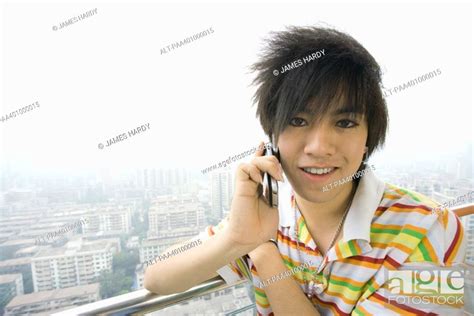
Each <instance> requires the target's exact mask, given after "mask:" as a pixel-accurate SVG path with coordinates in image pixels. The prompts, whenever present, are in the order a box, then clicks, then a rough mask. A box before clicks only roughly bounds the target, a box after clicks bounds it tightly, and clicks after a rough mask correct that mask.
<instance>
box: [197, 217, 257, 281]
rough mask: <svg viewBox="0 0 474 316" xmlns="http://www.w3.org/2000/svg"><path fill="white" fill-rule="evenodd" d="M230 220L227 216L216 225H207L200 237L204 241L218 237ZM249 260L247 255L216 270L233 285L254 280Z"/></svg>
mask: <svg viewBox="0 0 474 316" xmlns="http://www.w3.org/2000/svg"><path fill="white" fill-rule="evenodd" d="M228 221H229V219H228V218H227V217H226V218H224V219H223V220H222V221H221V222H220V223H219V224H217V225H216V226H208V227H206V229H205V231H204V232H201V233H200V234H199V238H200V239H201V240H203V241H204V240H207V239H209V238H211V237H212V236H214V235H216V234H217V235H216V237H218V233H219V231H222V230H223V229H224V228H225V227H226V226H227V223H228ZM248 260H249V257H248V256H247V255H245V256H243V257H240V258H237V259H235V260H234V261H232V262H230V263H228V264H227V265H225V266H223V267H221V268H220V269H218V270H217V271H216V272H217V273H218V274H219V275H220V276H221V277H222V278H223V279H224V281H225V282H226V284H228V285H232V284H234V283H237V282H238V281H242V280H249V281H252V274H251V273H250V269H249V262H248Z"/></svg>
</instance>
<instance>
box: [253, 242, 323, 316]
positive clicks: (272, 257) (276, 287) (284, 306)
mask: <svg viewBox="0 0 474 316" xmlns="http://www.w3.org/2000/svg"><path fill="white" fill-rule="evenodd" d="M260 247H265V249H264V250H265V251H261V252H259V255H256V256H251V259H252V262H253V263H254V264H255V267H256V269H257V272H258V276H259V277H260V280H262V282H263V281H265V280H267V279H271V278H272V276H275V275H278V274H280V273H281V272H285V271H287V270H288V269H287V267H286V266H285V264H284V263H283V260H282V258H281V256H280V252H279V251H278V249H277V248H276V246H275V245H274V244H272V243H266V244H265V245H262V246H260ZM263 290H264V291H265V294H266V295H267V298H268V301H269V303H270V306H271V308H272V311H273V313H274V314H275V315H318V316H319V315H320V314H319V312H318V311H317V310H316V308H315V307H314V305H313V304H312V303H311V302H310V301H309V300H308V298H307V297H306V295H305V294H304V292H303V291H302V290H301V288H300V286H299V285H298V283H297V282H296V281H295V280H294V279H293V277H292V276H290V277H287V278H284V279H281V280H278V281H276V282H273V283H271V284H268V285H266V286H265V287H264V288H263Z"/></svg>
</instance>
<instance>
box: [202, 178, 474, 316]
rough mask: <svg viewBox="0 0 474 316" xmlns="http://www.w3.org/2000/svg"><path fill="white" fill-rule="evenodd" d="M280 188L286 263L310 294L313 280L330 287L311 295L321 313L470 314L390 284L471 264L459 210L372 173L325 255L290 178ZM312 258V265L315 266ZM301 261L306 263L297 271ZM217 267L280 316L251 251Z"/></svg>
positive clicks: (264, 311) (266, 311) (262, 311)
mask: <svg viewBox="0 0 474 316" xmlns="http://www.w3.org/2000/svg"><path fill="white" fill-rule="evenodd" d="M279 189H280V193H279V229H278V240H277V242H278V249H279V251H280V254H281V258H282V260H283V262H284V264H285V266H286V267H287V268H288V270H291V271H292V273H291V277H292V278H293V279H294V280H296V282H298V284H299V285H300V287H301V289H302V290H303V291H304V292H305V294H307V293H309V292H310V291H309V288H310V287H309V281H310V280H319V282H320V283H322V284H323V285H324V290H323V291H322V292H321V293H319V294H315V295H313V297H312V298H311V301H312V303H313V304H314V306H315V307H316V308H317V309H318V310H319V312H320V314H321V315H399V314H403V315H424V314H427V315H429V314H430V312H433V313H440V312H441V313H442V314H447V313H449V314H450V315H458V314H459V315H461V314H462V313H461V311H462V308H463V304H461V303H460V302H459V301H456V302H452V301H446V300H444V301H443V300H438V301H436V300H430V301H428V302H424V303H423V304H420V303H419V302H420V301H416V300H413V302H410V301H409V298H410V297H408V299H406V298H407V297H406V296H404V297H399V298H405V299H404V300H403V301H400V300H399V299H396V300H395V299H394V297H395V296H394V295H393V294H392V293H393V291H392V293H390V287H389V286H388V285H389V283H390V282H389V281H388V280H389V279H390V278H391V277H390V276H393V275H394V273H399V271H404V270H410V269H411V270H415V269H423V271H425V270H427V269H430V268H431V269H442V268H443V267H444V269H447V268H446V267H451V269H453V268H454V266H456V265H458V264H459V263H462V262H464V257H465V247H466V241H465V238H464V229H463V226H462V224H461V221H460V220H459V218H458V217H457V216H456V215H455V214H454V213H452V212H451V211H449V210H447V209H443V210H442V211H441V212H438V213H436V212H434V213H433V212H432V209H433V208H435V207H437V206H438V203H436V202H433V201H432V200H430V199H428V198H426V197H424V196H422V195H420V194H418V193H415V192H411V191H408V190H404V189H401V188H398V187H396V186H393V185H390V184H385V183H383V182H382V181H380V180H379V179H377V177H376V176H375V175H374V173H373V172H372V171H369V172H368V173H367V174H366V175H365V176H364V177H363V178H361V180H360V183H359V185H358V188H357V190H356V193H355V196H354V199H353V202H352V204H351V206H350V208H349V211H348V213H347V217H346V220H345V222H344V225H343V236H342V238H341V239H340V240H339V241H338V242H337V243H336V244H335V245H334V246H333V247H332V248H331V249H329V250H328V251H327V253H326V255H325V257H324V258H323V257H322V256H321V253H320V252H319V251H318V248H317V245H316V243H315V242H314V240H313V238H312V237H311V235H310V233H309V231H308V228H307V226H306V222H305V219H304V217H303V216H302V215H301V213H300V212H299V210H298V209H297V208H296V209H295V203H294V192H293V190H292V188H291V185H290V184H289V182H288V181H286V182H284V183H281V182H280V188H279ZM295 210H296V212H295ZM226 223H227V218H226V219H224V220H223V221H221V222H220V223H219V224H218V225H217V226H215V227H212V226H209V227H207V229H206V232H203V233H202V234H201V237H202V238H204V239H205V238H209V236H212V235H214V234H215V233H216V232H217V231H218V230H220V229H223V228H224V227H225V225H226ZM296 225H297V226H298V229H297V231H298V232H299V233H298V235H299V236H298V237H297V236H296V233H295V227H296ZM297 238H298V242H297ZM298 245H299V246H298ZM308 262H310V263H312V265H309V266H308V264H307V263H308ZM300 266H304V268H302V269H295V267H300ZM318 267H319V269H318ZM293 272H294V273H293ZM217 273H218V274H219V275H220V276H221V277H222V278H223V279H224V280H225V281H226V283H227V284H233V283H235V282H236V281H238V280H243V279H248V280H250V281H251V282H252V283H253V286H254V289H255V298H256V304H257V312H258V315H273V312H272V308H271V306H270V304H269V300H268V299H267V296H266V295H265V286H263V285H264V284H265V281H264V280H260V278H259V276H258V271H257V269H256V268H255V266H254V265H253V263H252V260H251V259H250V258H249V257H248V256H244V257H242V258H239V259H237V260H235V261H233V262H231V263H229V264H228V265H226V266H224V267H222V268H220V269H219V270H218V271H217ZM287 275H289V274H287ZM405 293H406V292H404V293H403V294H405ZM407 295H408V294H407ZM389 298H391V299H390V300H389ZM411 298H412V299H413V297H411ZM414 302H417V304H415V303H414ZM433 313H431V315H433Z"/></svg>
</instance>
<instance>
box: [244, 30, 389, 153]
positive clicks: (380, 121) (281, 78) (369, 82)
mask: <svg viewBox="0 0 474 316" xmlns="http://www.w3.org/2000/svg"><path fill="white" fill-rule="evenodd" d="M270 34H271V36H270V38H268V39H267V40H266V41H265V44H266V45H265V47H264V49H263V52H262V54H261V56H260V58H259V61H258V62H256V63H255V64H253V65H252V66H251V70H252V71H254V72H256V73H257V75H256V78H255V79H254V81H253V84H255V85H256V86H257V90H256V92H255V95H254V99H253V101H254V103H256V104H257V118H259V120H260V124H261V125H262V128H263V130H264V132H265V133H266V134H267V135H268V136H269V137H271V136H272V135H274V136H275V137H276V139H278V136H279V135H280V134H281V133H282V132H283V131H284V129H285V128H286V127H287V126H288V125H289V123H290V121H291V119H292V118H293V117H295V115H297V114H299V113H302V112H306V113H310V114H311V115H313V117H314V118H315V119H316V120H319V119H321V118H322V117H323V116H324V115H325V114H326V113H328V112H329V111H330V110H342V111H343V112H349V113H358V114H362V115H364V117H365V120H366V122H367V126H368V138H367V144H366V145H367V147H368V155H369V156H370V155H371V154H372V152H373V151H374V150H375V149H376V148H378V147H381V146H382V145H383V144H384V142H385V137H386V132H387V126H388V111H387V106H386V103H385V99H384V97H383V94H382V89H381V86H382V82H381V77H382V73H381V70H380V66H379V65H378V63H377V62H376V61H375V59H374V58H373V57H372V55H370V53H369V52H368V51H367V50H366V49H365V48H364V47H363V46H362V45H361V44H359V42H357V41H356V40H355V39H354V38H352V37H351V36H349V35H347V34H344V33H342V32H339V31H336V30H334V29H329V28H320V27H294V26H293V27H288V28H287V29H286V30H285V31H281V32H272V33H270ZM321 50H324V56H322V57H321V58H317V59H316V58H315V59H314V60H312V61H311V62H307V63H305V64H304V65H301V66H299V67H297V68H294V69H291V70H289V71H286V72H284V73H280V74H279V75H278V72H275V70H279V69H280V68H282V67H283V66H284V65H288V64H290V63H292V62H293V61H296V60H298V59H301V60H302V59H303V58H305V56H309V55H313V56H314V53H315V52H318V51H321ZM300 64H301V63H300ZM335 100H337V101H338V102H334V101H335ZM334 104H338V107H339V108H338V109H334V108H331V107H334V106H335V105H334ZM340 107H342V108H340Z"/></svg>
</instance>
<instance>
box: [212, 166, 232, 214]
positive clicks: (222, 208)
mask: <svg viewBox="0 0 474 316" xmlns="http://www.w3.org/2000/svg"><path fill="white" fill-rule="evenodd" d="M232 187H233V183H232V174H231V173H230V171H229V170H217V171H214V172H212V173H211V217H212V218H213V219H214V220H216V219H217V220H220V219H222V218H223V217H224V214H226V213H227V212H228V211H229V210H230V206H231V203H232Z"/></svg>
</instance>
